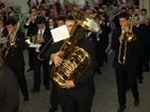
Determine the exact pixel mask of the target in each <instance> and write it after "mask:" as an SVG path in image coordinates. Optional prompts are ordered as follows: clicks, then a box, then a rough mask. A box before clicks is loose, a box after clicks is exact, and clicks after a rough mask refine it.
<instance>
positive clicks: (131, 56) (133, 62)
mask: <svg viewBox="0 0 150 112" xmlns="http://www.w3.org/2000/svg"><path fill="white" fill-rule="evenodd" d="M133 32H134V34H135V35H136V36H137V34H136V31H135V27H133ZM120 35H121V28H120V27H118V28H116V29H114V31H113V34H112V43H111V47H112V49H113V50H114V51H115V54H114V60H113V67H115V68H116V69H118V68H120V67H123V66H124V67H127V68H131V67H133V66H137V65H138V64H139V61H138V59H139V53H140V41H139V38H138V37H137V39H136V40H135V41H133V42H128V44H127V53H126V54H127V55H126V62H125V65H122V64H120V63H119V62H118V54H119V46H120V42H119V37H120ZM122 48H124V42H123V45H122ZM123 51H124V50H123ZM122 53H123V52H122Z"/></svg>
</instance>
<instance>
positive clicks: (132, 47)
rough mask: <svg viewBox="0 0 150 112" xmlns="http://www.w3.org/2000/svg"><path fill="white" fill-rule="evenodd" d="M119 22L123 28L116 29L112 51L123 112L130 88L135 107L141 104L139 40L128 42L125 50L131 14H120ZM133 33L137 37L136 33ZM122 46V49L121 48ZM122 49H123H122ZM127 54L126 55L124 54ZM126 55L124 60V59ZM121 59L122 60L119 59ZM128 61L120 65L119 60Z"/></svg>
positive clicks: (113, 35)
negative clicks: (138, 77)
mask: <svg viewBox="0 0 150 112" xmlns="http://www.w3.org/2000/svg"><path fill="white" fill-rule="evenodd" d="M119 21H120V25H121V27H118V28H116V29H114V31H113V34H112V43H111V44H112V46H111V47H112V49H113V50H114V51H115V54H114V60H113V67H114V68H115V77H116V84H117V92H118V101H119V109H118V111H117V112H123V111H124V110H125V108H126V91H127V87H128V86H129V87H130V89H131V91H132V94H133V97H134V105H135V106H138V105H139V103H140V99H139V92H138V85H137V66H138V64H139V60H138V56H139V49H140V45H139V40H138V39H139V38H138V37H137V39H136V40H135V41H132V42H127V46H126V47H127V49H126V48H125V43H126V41H127V40H125V36H127V34H126V33H127V32H129V27H132V26H130V24H129V14H128V13H126V12H123V13H120V15H119ZM134 28H135V27H133V31H132V33H133V34H135V35H136V33H135V31H134ZM125 34H126V35H125ZM120 45H122V47H120ZM120 48H122V49H120ZM125 52H126V54H124V53H125ZM123 55H124V58H123V57H122V56H123ZM119 57H121V59H118V58H119ZM123 59H126V61H125V63H123V62H122V63H120V61H119V60H123Z"/></svg>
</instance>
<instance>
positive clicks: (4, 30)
mask: <svg viewBox="0 0 150 112" xmlns="http://www.w3.org/2000/svg"><path fill="white" fill-rule="evenodd" d="M2 34H3V37H7V35H8V31H7V28H6V27H4V29H3V31H2Z"/></svg>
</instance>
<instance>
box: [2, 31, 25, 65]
mask: <svg viewBox="0 0 150 112" xmlns="http://www.w3.org/2000/svg"><path fill="white" fill-rule="evenodd" d="M15 42H16V44H17V47H13V46H12V47H10V49H9V51H8V54H7V56H6V57H5V58H4V59H5V63H6V65H7V66H8V67H11V66H17V67H20V66H24V65H25V62H24V57H23V50H24V48H25V34H24V33H22V32H21V31H18V32H17V34H16V41H15ZM6 50H7V49H5V51H6Z"/></svg>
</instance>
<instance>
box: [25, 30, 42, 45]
mask: <svg viewBox="0 0 150 112" xmlns="http://www.w3.org/2000/svg"><path fill="white" fill-rule="evenodd" d="M41 37H42V33H40V34H38V33H37V34H35V35H33V36H27V38H26V39H25V45H26V47H29V46H30V45H31V44H40V43H39V39H40V38H41Z"/></svg>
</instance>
